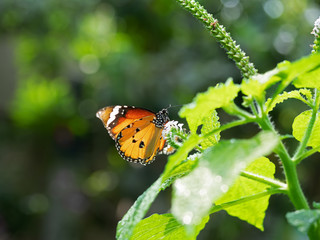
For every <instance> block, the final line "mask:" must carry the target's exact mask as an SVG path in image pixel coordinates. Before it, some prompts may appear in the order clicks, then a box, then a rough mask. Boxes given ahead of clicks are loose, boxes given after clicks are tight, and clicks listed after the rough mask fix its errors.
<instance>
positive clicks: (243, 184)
mask: <svg viewBox="0 0 320 240" xmlns="http://www.w3.org/2000/svg"><path fill="white" fill-rule="evenodd" d="M245 170H246V171H248V172H251V173H255V174H259V175H262V176H264V177H268V178H272V179H273V178H274V177H273V175H274V172H275V166H274V164H273V163H272V162H270V161H269V159H268V158H266V157H261V158H258V159H256V160H255V161H254V162H252V163H251V164H250V165H249V166H248V167H247V168H246V169H245ZM269 187H270V186H269V185H267V184H263V183H260V182H257V181H254V180H251V179H248V178H246V177H242V176H240V177H238V178H237V180H236V181H235V183H234V184H233V185H232V187H231V188H230V189H229V191H228V192H227V193H226V194H224V195H223V196H222V197H221V198H220V199H218V200H217V201H216V202H215V203H216V204H217V205H219V204H222V203H226V202H231V201H234V200H237V199H240V198H242V197H245V196H250V195H253V194H256V193H260V192H263V191H265V190H266V189H267V188H269ZM269 198H270V195H269V196H264V197H262V198H259V199H257V200H252V201H249V202H245V203H242V204H239V205H236V206H234V207H229V208H226V209H225V210H226V211H227V212H228V213H229V214H230V215H231V216H234V217H238V218H240V219H241V220H244V221H247V222H248V223H250V224H251V225H253V226H255V227H256V228H258V229H260V230H261V231H263V220H264V217H265V211H266V209H267V208H268V205H269Z"/></svg>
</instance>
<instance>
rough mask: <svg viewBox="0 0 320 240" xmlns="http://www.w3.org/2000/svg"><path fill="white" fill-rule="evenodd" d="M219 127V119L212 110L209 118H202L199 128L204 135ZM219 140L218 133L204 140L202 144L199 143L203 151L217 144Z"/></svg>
mask: <svg viewBox="0 0 320 240" xmlns="http://www.w3.org/2000/svg"><path fill="white" fill-rule="evenodd" d="M219 127H220V122H219V117H218V114H217V111H216V110H212V111H211V112H210V114H209V116H207V117H205V118H203V124H202V128H201V133H202V134H203V135H205V134H206V133H209V132H211V131H213V130H214V129H217V128H219ZM219 140H220V132H217V133H215V134H213V135H211V136H210V137H208V138H206V139H205V140H204V141H203V142H201V146H202V147H203V149H206V148H208V147H211V146H213V145H215V144H217V143H218V142H219Z"/></svg>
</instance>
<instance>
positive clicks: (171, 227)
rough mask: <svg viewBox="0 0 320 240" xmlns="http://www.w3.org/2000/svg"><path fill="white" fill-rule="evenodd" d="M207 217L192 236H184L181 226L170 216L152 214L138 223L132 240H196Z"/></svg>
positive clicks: (183, 229) (207, 218)
mask: <svg viewBox="0 0 320 240" xmlns="http://www.w3.org/2000/svg"><path fill="white" fill-rule="evenodd" d="M208 220H209V217H206V218H204V219H203V221H202V222H201V223H200V224H199V225H198V226H197V227H196V229H195V232H194V233H193V235H191V236H190V235H189V234H186V232H185V228H184V226H183V225H181V224H180V223H179V222H178V221H177V220H176V219H175V218H174V217H173V215H172V214H163V215H158V214H153V215H151V216H150V217H148V218H145V219H143V220H142V221H140V222H139V224H138V225H137V227H136V228H135V230H134V232H133V236H132V239H135V240H158V239H167V240H170V239H171V240H180V239H181V240H192V239H196V237H197V235H198V234H199V232H200V231H201V230H202V229H203V228H204V226H205V224H206V223H207V222H208Z"/></svg>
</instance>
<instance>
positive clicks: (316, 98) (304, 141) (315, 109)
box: [293, 89, 320, 162]
mask: <svg viewBox="0 0 320 240" xmlns="http://www.w3.org/2000/svg"><path fill="white" fill-rule="evenodd" d="M319 99H320V94H319V93H318V90H317V89H315V92H314V105H313V108H312V115H311V118H310V121H309V124H308V127H307V129H306V132H305V134H304V136H303V139H302V141H301V142H300V144H299V147H298V149H297V151H296V153H295V155H294V157H293V161H295V162H297V161H296V160H297V159H300V156H301V155H302V154H303V153H304V151H305V148H306V147H307V144H308V142H309V139H310V136H311V133H312V129H313V126H314V124H315V122H316V118H317V113H318V108H319ZM300 161H301V160H300Z"/></svg>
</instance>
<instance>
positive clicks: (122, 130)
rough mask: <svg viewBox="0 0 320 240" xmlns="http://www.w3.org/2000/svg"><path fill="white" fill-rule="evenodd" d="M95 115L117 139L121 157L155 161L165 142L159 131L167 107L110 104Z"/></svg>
mask: <svg viewBox="0 0 320 240" xmlns="http://www.w3.org/2000/svg"><path fill="white" fill-rule="evenodd" d="M96 116H97V117H98V118H99V119H100V120H101V121H102V123H103V125H104V126H105V128H106V129H107V130H108V133H109V135H110V136H111V138H112V139H113V140H115V142H116V148H117V150H118V152H119V154H120V156H121V157H122V158H124V159H125V160H127V161H130V162H139V163H141V164H143V165H146V164H149V163H151V162H152V161H154V159H155V157H156V155H157V154H158V153H160V152H161V151H162V150H163V149H164V148H165V145H166V140H165V139H164V138H163V136H162V131H163V129H164V126H165V124H166V123H167V122H169V121H170V119H169V113H168V110H167V109H162V110H161V111H159V112H158V113H154V112H152V111H149V110H147V109H144V108H137V107H134V106H119V105H118V106H109V107H104V108H102V109H100V110H99V111H98V112H97V114H96Z"/></svg>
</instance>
